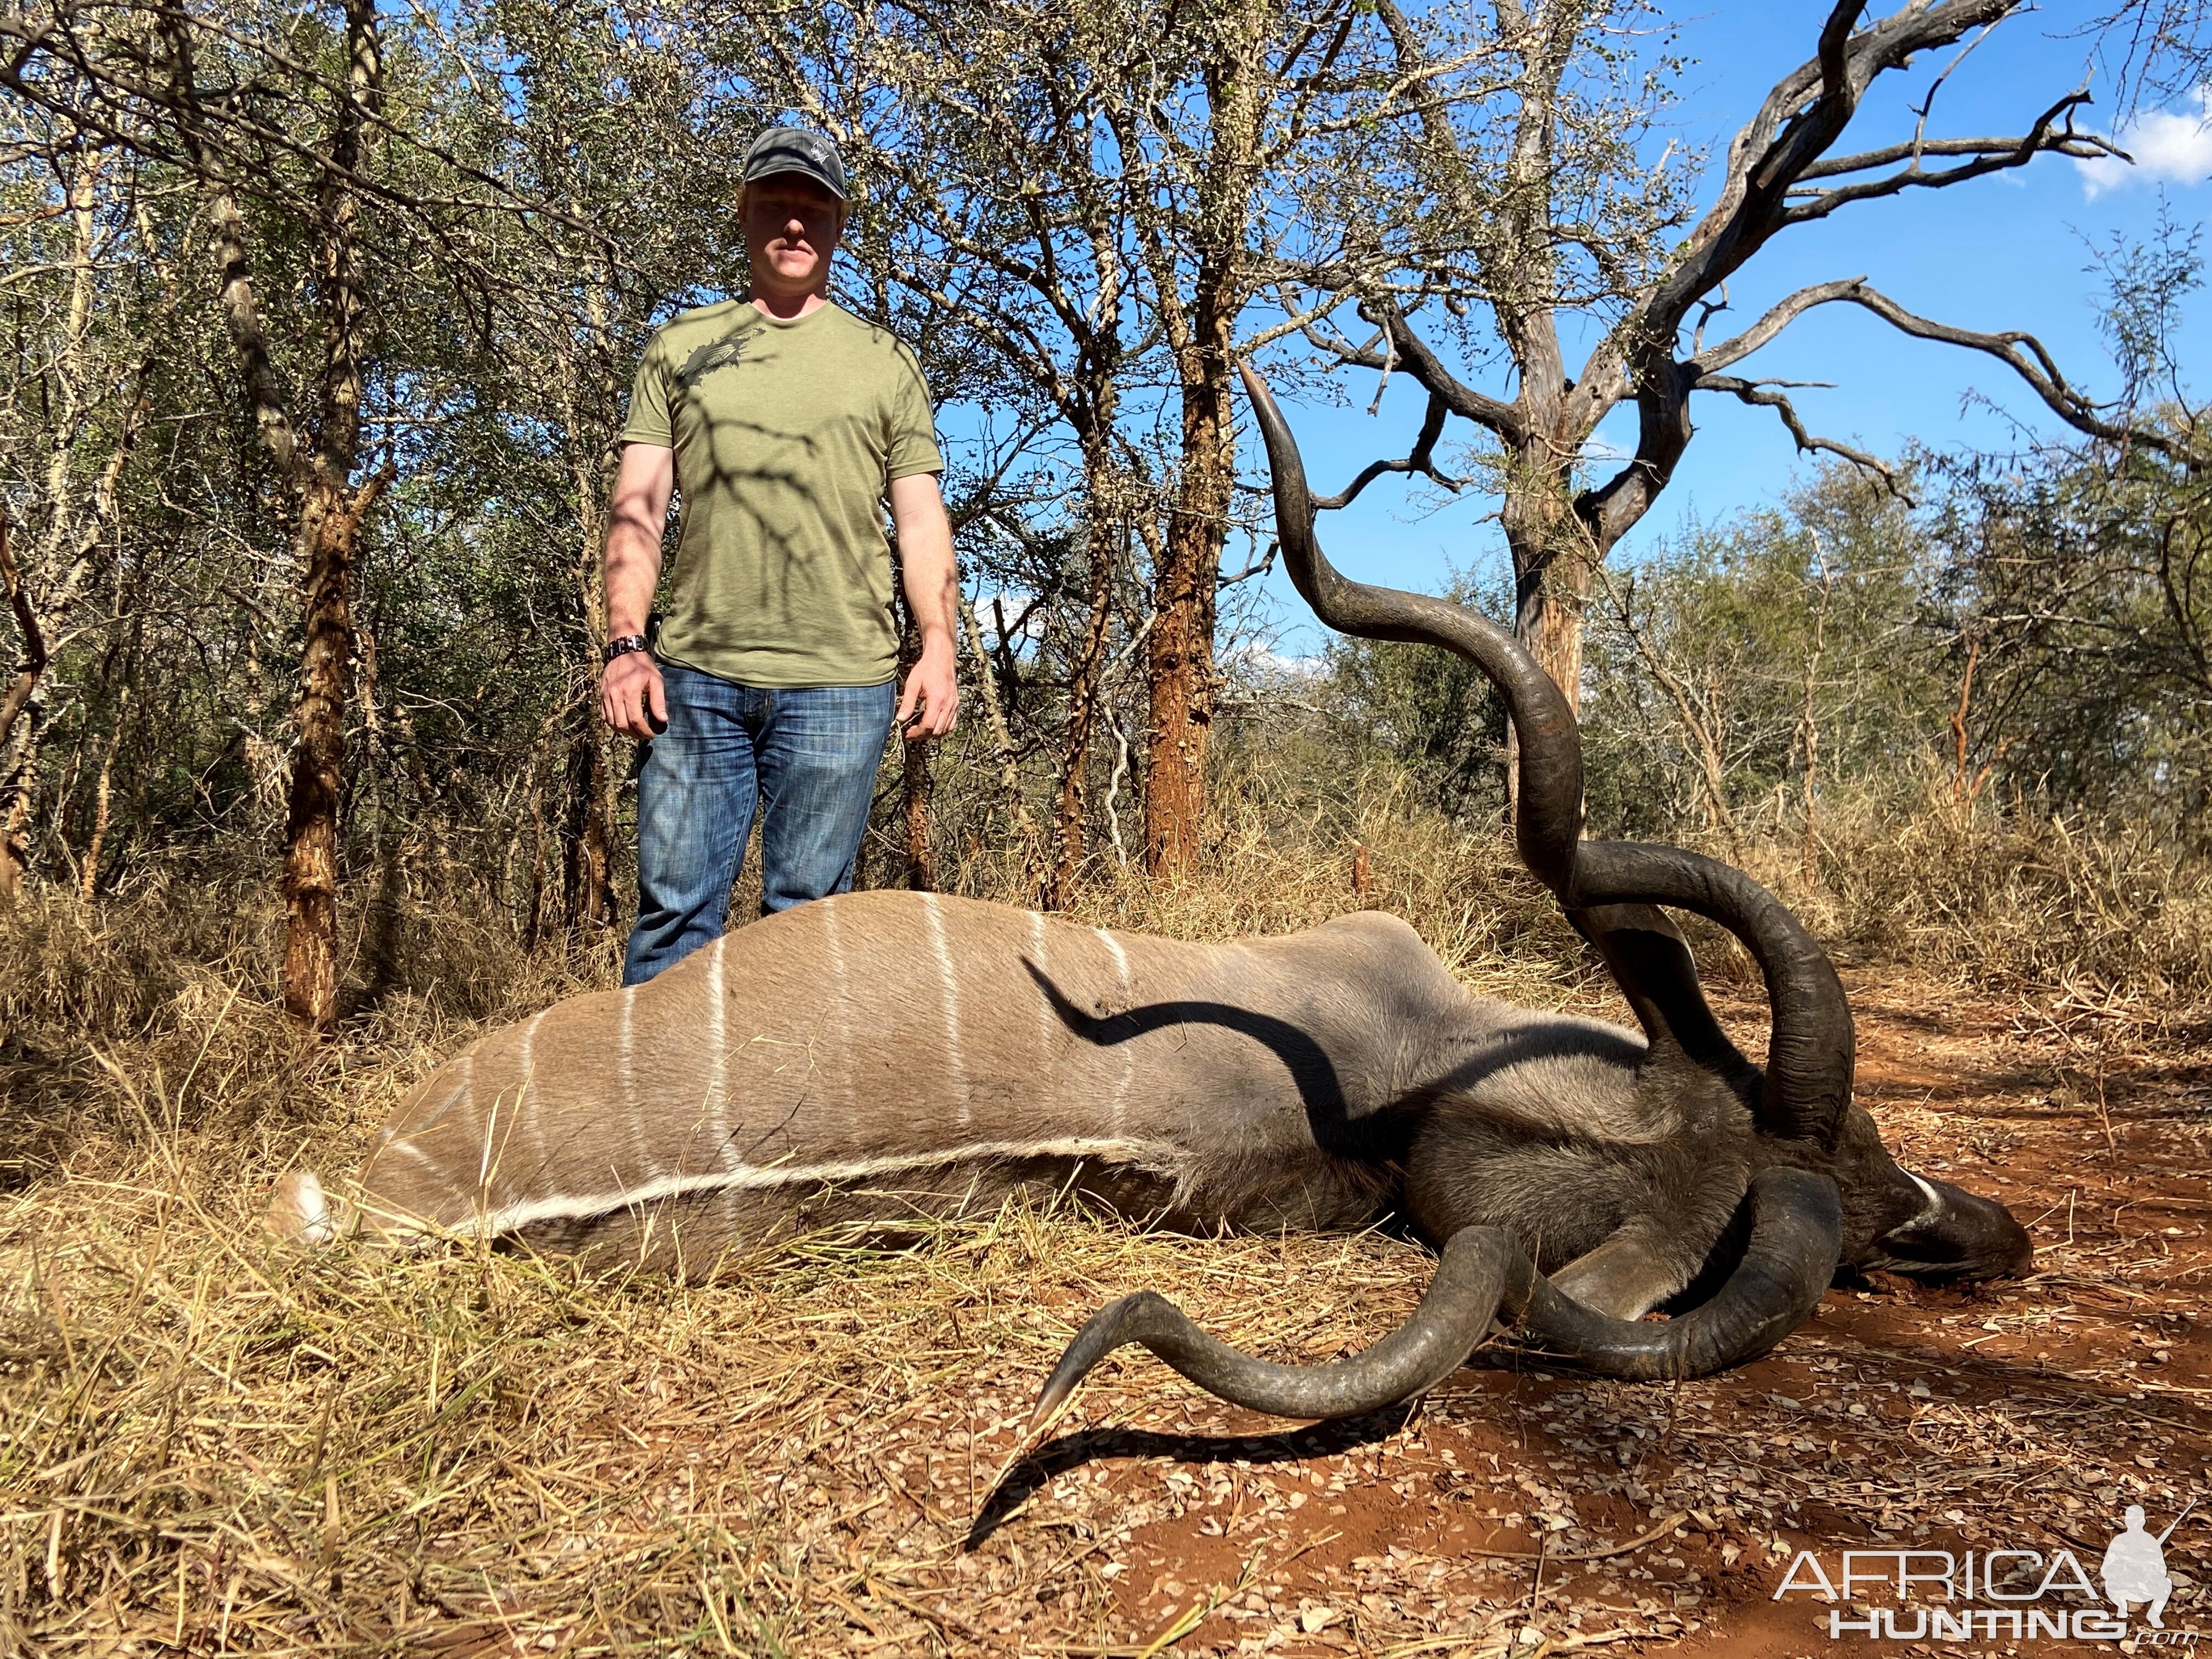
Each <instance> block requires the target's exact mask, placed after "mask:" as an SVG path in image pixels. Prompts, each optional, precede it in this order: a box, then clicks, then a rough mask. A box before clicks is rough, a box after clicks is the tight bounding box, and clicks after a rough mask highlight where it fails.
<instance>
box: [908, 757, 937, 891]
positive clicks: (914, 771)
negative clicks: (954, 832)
mask: <svg viewBox="0 0 2212 1659" xmlns="http://www.w3.org/2000/svg"><path fill="white" fill-rule="evenodd" d="M929 758H930V757H929V741H928V739H927V738H923V739H921V740H920V741H917V742H913V743H909V744H907V745H906V755H905V767H904V769H903V770H902V773H901V775H900V779H899V793H900V796H901V797H902V800H903V803H904V811H903V813H902V817H903V818H904V821H905V823H906V884H907V885H908V887H910V888H912V889H913V890H915V892H917V893H933V892H935V891H936V890H937V848H936V845H935V842H934V838H933V836H932V834H931V830H930V814H929V798H930V795H931V793H932V791H933V788H934V787H935V786H934V782H933V780H932V778H931V777H930V775H929Z"/></svg>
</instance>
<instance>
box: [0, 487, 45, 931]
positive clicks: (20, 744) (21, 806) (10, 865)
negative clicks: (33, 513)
mask: <svg viewBox="0 0 2212 1659" xmlns="http://www.w3.org/2000/svg"><path fill="white" fill-rule="evenodd" d="M0 588H5V590H6V594H7V599H8V607H9V611H11V612H12V613H13V614H14V616H15V627H16V629H17V631H18V632H20V633H21V635H22V641H23V656H22V660H21V665H20V666H18V667H17V669H16V671H15V678H14V679H12V680H10V681H9V684H8V689H7V690H6V691H5V692H4V693H0V754H6V753H8V752H9V749H10V744H11V742H12V744H13V752H14V756H15V758H14V759H13V761H12V762H10V763H9V766H8V769H7V771H6V772H5V773H4V774H0V801H4V802H5V803H6V811H5V812H4V813H0V899H13V898H14V897H15V895H16V894H17V893H19V892H21V890H22V886H23V874H24V872H25V871H26V870H27V868H28V867H29V864H30V858H29V854H28V852H27V849H26V848H25V847H24V845H23V840H24V833H23V832H24V829H25V827H26V826H27V823H29V821H30V812H31V786H32V783H33V777H34V774H35V770H36V768H37V765H38V759H39V732H38V724H37V721H38V710H37V709H36V708H34V707H33V705H32V702H31V694H32V693H33V692H34V691H36V690H38V689H39V680H40V677H41V676H42V675H44V674H45V672H46V635H44V634H43V633H41V632H40V629H39V618H38V613H37V612H35V611H33V610H32V609H31V596H30V594H29V592H27V590H26V589H25V587H24V586H23V574H22V572H21V571H20V570H18V569H17V568H15V554H14V551H13V550H11V548H10V547H9V522H8V518H7V515H6V514H5V513H0ZM26 710H29V718H28V719H27V720H24V724H23V728H22V735H21V738H16V737H15V722H16V721H17V720H19V719H21V718H22V717H23V715H24V714H25V711H26Z"/></svg>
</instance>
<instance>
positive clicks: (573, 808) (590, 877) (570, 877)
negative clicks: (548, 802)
mask: <svg viewBox="0 0 2212 1659" xmlns="http://www.w3.org/2000/svg"><path fill="white" fill-rule="evenodd" d="M579 709H580V716H579V721H578V724H579V727H580V729H579V730H578V731H577V732H575V733H574V736H573V737H572V738H571V739H570V740H569V744H568V812H567V815H566V818H565V821H564V822H563V823H562V826H561V907H562V917H563V920H564V921H565V922H566V923H567V926H568V933H569V937H570V938H571V939H573V940H574V941H576V942H578V943H581V942H582V941H583V939H585V938H586V936H588V935H590V934H592V933H596V932H598V931H599V929H601V928H604V927H607V926H609V925H610V924H611V922H612V921H614V914H615V900H614V878H613V872H612V868H611V854H610V839H611V838H610V836H609V835H608V833H607V811H606V798H607V793H608V789H607V783H608V775H609V771H610V769H609V767H608V765H607V758H606V757H607V746H606V744H605V740H604V733H605V730H606V727H605V724H604V723H603V722H602V721H601V720H600V719H599V703H598V702H597V700H596V699H591V698H587V699H586V700H585V701H584V702H582V703H581V704H580V705H579Z"/></svg>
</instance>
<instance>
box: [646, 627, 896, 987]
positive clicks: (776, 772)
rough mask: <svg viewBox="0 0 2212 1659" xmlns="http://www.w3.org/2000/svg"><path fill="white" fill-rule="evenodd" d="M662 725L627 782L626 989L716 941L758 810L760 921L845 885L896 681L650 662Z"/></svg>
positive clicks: (871, 792) (848, 881)
mask: <svg viewBox="0 0 2212 1659" xmlns="http://www.w3.org/2000/svg"><path fill="white" fill-rule="evenodd" d="M660 674H661V679H662V683H663V684H665V687H666V689H667V694H668V730H667V731H665V732H662V733H661V734H660V735H659V736H658V737H656V738H653V741H652V742H651V743H650V744H647V745H646V753H645V765H644V769H643V770H642V771H641V773H640V774H639V775H638V781H637V926H636V927H635V928H633V929H632V930H631V932H630V936H629V951H628V952H627V954H626V955H625V957H624V959H623V984H625V985H635V984H638V983H640V982H641V981H645V980H648V979H651V978H652V977H653V975H655V974H657V973H659V971H660V970H661V969H664V968H667V967H671V966H672V965H674V964H675V963H678V962H680V961H682V960H683V959H684V957H687V956H689V955H690V953H691V952H692V951H696V950H697V949H698V948H699V947H700V946H701V945H704V944H706V943H708V941H709V940H710V939H720V937H721V935H722V925H723V923H724V921H726V919H727V918H728V915H729V908H730V889H731V887H732V885H733V884H735V883H736V881H737V878H738V871H739V870H740V869H741V868H742V867H743V866H744V857H745V839H746V837H747V836H750V834H751V833H752V823H753V809H754V807H755V805H758V806H759V808H760V811H761V878H762V888H763V890H762V894H761V913H762V914H763V915H767V914H768V913H769V911H772V910H787V909H789V908H791V907H792V906H793V905H794V904H804V903H805V902H806V901H807V900H809V899H817V898H822V897H823V896H826V895H828V894H830V893H842V892H844V891H845V890H847V889H848V888H849V887H851V886H852V884H853V862H854V859H856V858H857V857H858V856H859V854H860V836H861V834H862V832H863V831H865V830H866V829H867V827H868V804H869V802H870V800H871V799H872V798H873V796H874V793H875V781H876V766H877V763H878V762H879V761H881V760H882V759H883V756H884V738H886V737H887V736H888V735H889V733H890V725H891V711H892V709H893V708H894V707H895V706H896V703H897V701H898V687H897V685H896V683H892V682H886V683H885V684H882V685H823V686H806V687H802V688H799V689H792V688H788V687H773V688H770V687H762V686H753V685H739V684H736V683H735V682H734V681H732V680H725V679H717V678H715V677H714V675H712V674H702V673H700V672H699V671H697V670H696V669H690V668H683V667H679V666H678V665H676V664H674V663H664V664H662V665H661V669H660Z"/></svg>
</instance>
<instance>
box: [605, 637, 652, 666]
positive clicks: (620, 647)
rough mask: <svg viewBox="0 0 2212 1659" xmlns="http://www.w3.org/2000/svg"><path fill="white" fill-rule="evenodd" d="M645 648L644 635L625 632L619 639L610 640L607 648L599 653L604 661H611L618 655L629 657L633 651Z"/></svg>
mask: <svg viewBox="0 0 2212 1659" xmlns="http://www.w3.org/2000/svg"><path fill="white" fill-rule="evenodd" d="M645 648H646V646H645V635H642V634H625V635H623V636H622V637H621V638H620V639H618V640H609V641H607V648H606V649H605V651H603V652H601V653H599V659H600V661H601V662H602V663H610V662H612V661H613V660H614V659H616V658H617V657H627V656H628V655H629V653H631V652H633V651H642V650H644V649H645Z"/></svg>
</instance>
